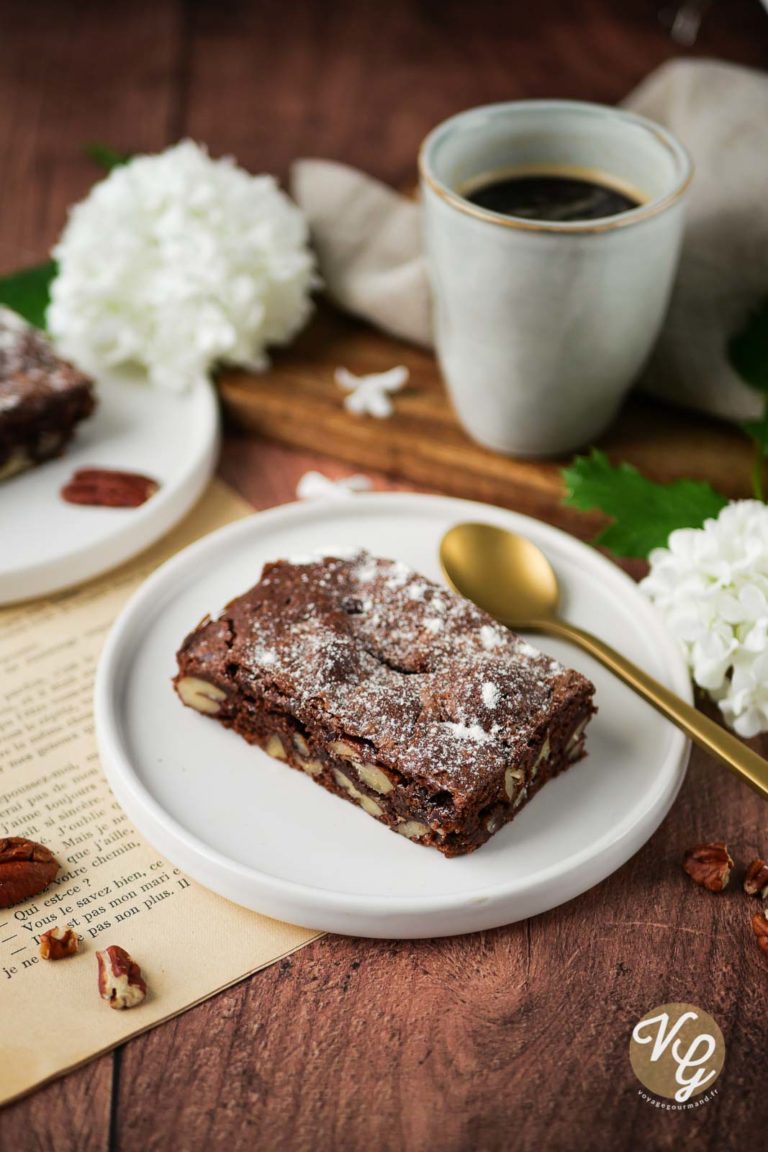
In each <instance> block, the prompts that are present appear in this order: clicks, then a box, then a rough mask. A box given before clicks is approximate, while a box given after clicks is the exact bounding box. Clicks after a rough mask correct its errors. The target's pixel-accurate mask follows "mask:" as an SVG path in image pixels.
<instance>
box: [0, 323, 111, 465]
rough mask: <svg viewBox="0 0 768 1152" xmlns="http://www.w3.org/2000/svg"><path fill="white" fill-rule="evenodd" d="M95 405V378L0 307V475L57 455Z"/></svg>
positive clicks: (39, 462)
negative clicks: (88, 375) (73, 364)
mask: <svg viewBox="0 0 768 1152" xmlns="http://www.w3.org/2000/svg"><path fill="white" fill-rule="evenodd" d="M95 406H96V401H95V398H94V389H93V382H92V381H91V380H90V379H89V378H88V377H87V376H84V375H83V373H82V372H78V370H77V368H74V367H73V366H72V365H71V364H68V363H67V362H66V361H65V360H60V359H59V357H58V356H57V355H56V353H55V352H54V351H53V348H52V347H51V344H50V342H49V341H48V340H47V339H46V337H45V336H44V335H43V333H42V332H39V331H38V330H37V329H36V328H32V327H31V326H30V325H29V324H27V323H26V322H25V321H24V320H22V318H21V316H18V315H17V314H16V313H15V312H12V311H11V310H10V309H9V308H2V307H0V480H7V479H8V477H10V476H15V475H16V473H17V472H23V471H24V470H25V469H27V468H32V467H33V466H34V465H35V464H41V463H42V462H43V461H44V460H50V459H51V457H53V456H59V455H60V454H61V452H62V451H63V450H64V448H65V446H66V444H67V443H68V441H69V440H70V439H71V438H72V435H73V434H74V431H75V427H76V426H77V424H78V423H79V422H80V421H81V420H84V419H85V418H86V416H90V414H91V412H93V409H94V407H95Z"/></svg>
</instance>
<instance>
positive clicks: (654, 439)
mask: <svg viewBox="0 0 768 1152" xmlns="http://www.w3.org/2000/svg"><path fill="white" fill-rule="evenodd" d="M396 364H405V365H406V366H407V367H408V369H409V371H410V381H409V384H408V386H407V387H406V388H405V389H404V390H403V391H401V392H399V393H397V394H396V396H395V398H394V401H395V414H394V415H393V416H392V417H391V419H389V420H376V419H374V418H372V417H369V416H353V415H351V414H350V413H348V412H347V411H346V410H345V409H344V407H343V397H344V393H343V392H342V391H341V389H340V388H339V387H338V386H337V385H336V384H335V383H334V378H333V377H334V371H335V369H336V368H337V367H338V366H340V365H343V366H344V367H346V368H349V370H350V371H351V372H354V373H355V374H357V375H362V374H364V373H367V372H380V371H384V370H385V369H387V368H391V367H393V366H394V365H396ZM219 387H220V391H221V396H222V399H223V402H224V406H225V410H226V412H227V414H228V416H229V417H230V418H231V420H232V421H234V423H235V424H236V425H237V426H239V427H241V428H243V429H247V430H248V431H251V432H258V433H260V434H263V435H265V436H268V437H271V438H273V439H275V440H278V441H280V442H281V443H283V444H288V445H292V446H294V447H297V448H304V449H310V450H312V451H320V452H324V453H327V454H328V455H330V456H335V457H337V458H339V459H340V460H343V461H345V462H347V463H349V464H351V465H355V466H356V467H358V468H360V469H361V470H365V469H377V470H380V471H383V472H388V473H390V474H392V475H394V476H397V477H400V478H403V479H406V480H409V481H411V482H412V483H414V484H415V485H417V486H420V487H428V488H435V489H438V490H440V491H442V492H447V493H452V494H455V495H459V496H465V497H471V498H475V499H479V500H485V501H488V502H490V503H494V504H501V505H504V506H506V507H509V508H519V509H521V510H524V511H526V512H530V513H531V514H533V515H539V516H541V517H543V518H545V519H548V520H550V521H553V522H555V523H559V524H561V525H562V526H564V527H567V528H571V529H574V530H578V531H579V534H583V532H584V530H585V527H587V528H588V527H589V525H588V524H585V518H584V515H583V514H582V513H577V512H574V511H573V510H572V509H567V508H563V506H562V504H561V501H562V495H563V489H562V481H561V479H560V469H561V468H562V466H563V465H564V464H565V463H567V462H568V461H567V459H565V458H564V459H560V460H524V459H513V458H510V457H506V456H500V455H498V454H497V453H495V452H491V451H489V450H488V449H486V448H482V447H480V445H478V444H475V443H474V442H473V441H472V440H470V439H469V437H468V436H467V435H466V434H465V433H464V432H463V431H462V429H461V428H460V426H459V424H458V421H457V418H456V416H455V414H454V412H453V409H452V407H451V405H450V402H449V400H448V398H447V396H446V393H445V388H444V386H443V383H442V380H441V378H440V374H439V371H438V368H437V365H436V362H435V359H434V357H433V355H432V354H431V353H429V352H425V351H423V350H420V349H417V348H414V347H412V346H410V345H407V344H404V343H400V342H398V341H395V340H392V339H391V338H390V337H388V336H385V335H383V334H382V333H380V332H377V331H375V330H374V329H372V328H370V327H369V326H368V325H366V324H363V323H361V322H358V321H356V320H352V319H350V318H348V317H345V316H342V315H340V314H339V313H337V312H335V311H332V310H331V309H330V308H325V307H324V308H322V309H321V310H319V311H318V314H317V315H316V317H315V318H314V320H313V321H312V323H311V324H310V326H309V327H308V329H307V330H306V331H305V332H304V333H303V334H302V335H301V337H300V338H299V339H298V340H297V341H296V342H295V343H294V344H293V345H292V346H291V348H290V349H289V350H287V351H284V352H281V353H278V354H277V355H276V356H275V358H274V364H273V366H272V368H271V369H270V370H269V371H268V372H267V373H265V374H263V375H250V374H247V373H243V372H227V373H224V374H222V376H221V378H220V381H219ZM597 446H598V447H600V448H602V449H604V450H605V451H606V452H607V453H608V455H609V456H610V457H611V458H612V459H613V460H614V461H618V460H626V461H629V462H630V463H632V464H634V465H636V466H637V467H638V468H639V469H640V470H641V471H642V472H643V473H644V474H645V475H647V476H650V477H652V478H654V479H657V480H671V479H675V478H677V477H690V478H696V479H705V480H709V481H710V483H711V484H712V485H713V486H714V487H715V488H717V489H718V490H720V491H722V492H724V493H725V494H726V495H728V496H747V495H749V494H750V491H751V487H750V468H751V450H750V446H749V443H748V441H747V439H746V437H745V436H744V435H743V433H741V432H739V431H738V429H735V428H733V427H731V426H730V425H728V424H726V423H723V422H721V421H718V420H713V419H710V418H708V417H704V416H698V415H694V414H692V413H690V412H685V411H682V410H679V409H675V408H672V407H670V406H667V405H664V404H661V403H659V402H657V401H654V400H651V399H648V398H645V397H640V396H636V397H635V396H633V397H632V398H631V399H630V400H629V401H628V402H627V404H626V405H625V407H624V409H623V410H622V412H621V414H620V416H619V418H618V420H617V421H616V423H615V424H614V426H613V427H612V428H611V429H610V430H609V431H608V432H607V433H606V434H605V435H604V436H603V437H602V438H601V439H600V440H599V441H597ZM597 523H599V517H595V518H592V526H594V525H596V524H597Z"/></svg>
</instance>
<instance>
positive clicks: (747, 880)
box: [744, 856, 768, 897]
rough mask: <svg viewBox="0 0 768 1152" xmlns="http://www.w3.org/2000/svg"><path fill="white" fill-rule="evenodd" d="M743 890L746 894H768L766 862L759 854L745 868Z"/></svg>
mask: <svg viewBox="0 0 768 1152" xmlns="http://www.w3.org/2000/svg"><path fill="white" fill-rule="evenodd" d="M744 891H745V892H746V894H747V896H757V895H758V894H759V895H761V896H764V897H765V896H768V864H766V862H765V860H762V859H761V858H760V857H759V856H757V857H755V859H754V860H753V861H752V863H751V864H750V866H749V868H747V873H746V876H745V877H744Z"/></svg>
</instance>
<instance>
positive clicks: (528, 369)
mask: <svg viewBox="0 0 768 1152" xmlns="http://www.w3.org/2000/svg"><path fill="white" fill-rule="evenodd" d="M419 166H420V170H421V185H422V195H423V200H424V206H425V227H426V248H427V257H428V265H429V274H430V279H431V283H432V291H433V298H434V310H435V314H434V323H435V342H436V346H437V353H438V358H439V361H440V366H441V369H442V372H443V375H444V376H445V379H446V382H447V384H448V389H449V392H450V394H451V397H452V400H453V403H454V405H455V407H456V410H457V412H458V415H459V418H460V420H461V422H462V424H463V425H464V427H465V429H466V430H467V432H468V433H469V434H470V436H472V437H473V438H474V439H475V440H477V441H478V442H479V443H481V444H484V445H486V446H487V447H488V448H492V449H494V450H496V451H498V452H504V453H507V454H510V455H519V456H550V455H556V454H558V453H563V452H567V451H569V450H571V449H574V448H577V447H581V446H583V445H585V444H588V443H589V442H590V441H591V440H592V439H593V438H595V437H596V436H598V435H599V434H600V432H602V431H603V429H604V428H605V427H606V426H607V425H608V424H609V423H610V422H611V420H612V419H613V417H614V416H615V414H616V411H617V409H618V408H619V405H620V404H621V401H622V399H623V397H624V396H625V395H626V393H627V391H628V390H629V388H630V387H631V385H632V383H633V382H634V380H635V379H636V378H637V376H638V375H639V373H640V371H641V370H642V368H643V365H644V363H645V361H646V359H647V358H648V356H649V354H650V351H651V349H652V347H653V344H654V341H655V339H656V337H657V335H658V332H659V329H660V327H661V324H662V321H663V319H664V314H665V312H666V309H667V304H668V301H669V296H670V292H671V289H672V283H673V279H674V275H675V269H676V267H677V262H678V257H679V253H680V244H681V240H682V232H683V207H684V200H685V192H686V189H687V187H688V185H689V183H690V179H691V163H690V160H689V158H688V155H687V153H686V152H685V149H684V148H683V147H682V145H680V144H679V143H678V142H677V141H676V140H675V138H674V137H673V136H672V135H671V134H670V133H669V132H667V131H666V130H665V129H663V128H661V127H659V125H657V124H654V123H653V122H652V121H650V120H646V119H644V118H643V117H641V116H636V115H634V114H633V113H630V112H625V111H623V110H621V109H619V108H610V107H606V106H603V105H599V104H587V103H582V102H580V101H573V100H522V101H516V102H513V103H508V104H491V105H488V106H487V107H483V108H474V109H472V110H470V111H468V112H462V113H460V114H459V115H458V116H454V117H452V118H451V119H450V120H446V121H445V122H444V123H443V124H440V125H439V126H438V127H437V128H435V129H434V131H432V132H431V133H430V135H429V136H428V137H427V138H426V140H425V141H424V144H423V145H422V149H421V154H420V160H419ZM516 172H518V173H520V174H526V173H527V174H531V173H536V174H547V173H552V172H557V173H559V174H561V175H571V176H576V177H579V176H580V177H581V178H583V179H592V180H594V181H597V182H598V183H602V184H608V185H609V186H611V185H612V186H614V187H615V188H617V189H619V190H623V191H625V192H627V193H629V195H630V196H631V197H632V198H633V199H635V200H636V201H640V203H639V206H638V207H635V208H632V209H630V210H628V211H625V212H621V213H619V214H617V215H615V216H607V217H604V218H602V219H599V220H582V221H573V222H567V223H566V222H560V221H552V222H550V221H536V220H530V219H523V218H522V217H514V216H505V215H500V214H499V213H496V212H492V211H490V210H488V209H485V208H481V207H479V206H477V205H476V204H473V203H471V202H470V201H469V200H467V199H466V198H465V196H464V195H462V192H463V191H466V190H467V189H469V188H472V187H477V186H479V185H480V184H482V183H483V182H485V181H486V180H491V179H493V178H494V177H496V178H500V177H503V176H509V175H513V174H514V173H516Z"/></svg>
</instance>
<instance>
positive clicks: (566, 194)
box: [464, 172, 642, 223]
mask: <svg viewBox="0 0 768 1152" xmlns="http://www.w3.org/2000/svg"><path fill="white" fill-rule="evenodd" d="M464 198H465V199H466V200H469V201H470V203H472V204H477V206H478V207H479V208H487V209H488V210H489V211H490V212H498V213H500V214H501V215H502V216H517V217H520V218H522V219H523V220H544V221H551V222H562V223H571V222H574V221H577V220H599V219H601V218H602V217H603V216H617V215H618V214H619V212H629V211H630V209H632V208H637V207H639V205H640V204H641V203H642V200H640V199H639V198H638V197H633V196H631V195H629V194H628V193H627V192H624V191H621V190H619V189H618V188H615V187H613V186H611V185H610V184H608V183H605V184H603V183H602V182H600V180H599V179H598V178H596V179H594V180H593V179H587V178H585V177H581V176H573V175H567V174H565V173H563V174H559V173H541V174H540V175H537V174H536V173H529V172H525V173H520V174H519V175H515V173H514V172H513V173H511V174H504V175H498V176H490V177H489V178H488V180H487V182H485V183H483V184H480V185H479V186H476V187H474V188H472V189H470V190H468V191H466V192H464Z"/></svg>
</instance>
